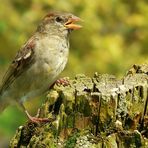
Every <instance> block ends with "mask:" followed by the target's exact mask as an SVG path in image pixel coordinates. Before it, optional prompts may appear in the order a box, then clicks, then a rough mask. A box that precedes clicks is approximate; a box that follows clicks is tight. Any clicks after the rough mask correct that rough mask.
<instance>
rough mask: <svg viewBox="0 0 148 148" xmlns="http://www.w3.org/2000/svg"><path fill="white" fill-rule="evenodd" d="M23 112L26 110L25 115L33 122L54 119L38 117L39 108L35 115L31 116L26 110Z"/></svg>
mask: <svg viewBox="0 0 148 148" xmlns="http://www.w3.org/2000/svg"><path fill="white" fill-rule="evenodd" d="M25 112H26V115H27V117H28V118H29V120H30V121H31V122H33V123H46V122H52V121H54V119H49V118H40V117H39V112H40V110H38V113H37V115H36V117H32V116H31V115H30V114H29V113H28V111H25Z"/></svg>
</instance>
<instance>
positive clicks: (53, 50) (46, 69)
mask: <svg viewBox="0 0 148 148" xmlns="http://www.w3.org/2000/svg"><path fill="white" fill-rule="evenodd" d="M68 48H69V47H68V44H67V40H66V39H65V38H64V39H63V38H60V37H57V36H53V37H50V38H49V37H45V38H43V39H41V40H39V42H38V43H37V45H36V50H35V60H36V62H35V65H34V66H35V67H36V68H35V71H36V72H37V73H38V72H40V71H42V73H44V74H45V75H48V76H49V75H52V76H53V77H57V76H58V75H59V73H60V72H61V71H63V69H64V67H65V65H66V63H67V59H68V52H69V49H68Z"/></svg>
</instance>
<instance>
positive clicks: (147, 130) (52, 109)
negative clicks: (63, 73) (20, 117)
mask: <svg viewBox="0 0 148 148" xmlns="http://www.w3.org/2000/svg"><path fill="white" fill-rule="evenodd" d="M147 104H148V65H147V64H144V65H134V66H133V67H132V68H131V69H130V70H129V71H128V72H127V74H126V75H125V76H124V77H123V78H122V79H120V80H119V79H116V78H115V76H112V75H107V74H105V75H99V74H97V73H95V75H94V77H93V78H90V77H87V76H85V75H77V76H76V77H75V79H74V80H69V85H67V86H63V85H60V86H58V85H56V84H55V85H54V86H53V88H51V89H50V90H49V92H48V95H47V100H46V102H45V103H44V104H43V105H42V107H41V110H40V117H49V118H50V119H53V120H52V121H51V122H50V123H40V124H39V123H38V124H37V123H31V122H29V121H28V122H27V123H26V124H25V125H23V126H21V127H19V128H18V130H17V131H16V134H15V135H14V137H13V138H12V140H11V142H10V147H12V148H17V147H22V148H23V147H27V148H32V147H33V148H46V147H49V148H54V147H58V148H62V147H65V148H81V147H82V148H102V147H105V148H117V147H118V148H127V147H128V148H130V147H132V148H133V147H137V148H139V147H148V105H147Z"/></svg>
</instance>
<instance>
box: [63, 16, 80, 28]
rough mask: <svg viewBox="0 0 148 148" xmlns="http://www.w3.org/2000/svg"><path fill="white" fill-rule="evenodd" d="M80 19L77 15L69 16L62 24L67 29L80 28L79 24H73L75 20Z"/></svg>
mask: <svg viewBox="0 0 148 148" xmlns="http://www.w3.org/2000/svg"><path fill="white" fill-rule="evenodd" d="M79 21H81V19H80V18H79V17H76V16H73V17H72V18H69V19H68V21H67V22H66V23H65V24H64V26H65V27H66V28H68V29H74V30H77V29H80V28H82V26H81V25H78V24H75V23H76V22H79Z"/></svg>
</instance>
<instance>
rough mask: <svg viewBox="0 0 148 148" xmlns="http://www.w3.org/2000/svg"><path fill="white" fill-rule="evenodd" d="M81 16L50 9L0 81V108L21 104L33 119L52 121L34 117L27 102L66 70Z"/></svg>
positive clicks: (1, 109) (33, 120) (34, 120)
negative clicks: (70, 40)
mask: <svg viewBox="0 0 148 148" xmlns="http://www.w3.org/2000/svg"><path fill="white" fill-rule="evenodd" d="M79 21H81V19H80V18H79V17H77V16H75V15H73V14H72V13H68V12H49V13H47V14H46V15H45V16H44V17H43V19H42V20H41V22H40V23H39V25H38V26H37V29H36V31H35V32H34V34H33V35H32V37H30V39H29V40H28V41H27V42H25V44H24V45H23V46H22V47H21V48H20V49H19V50H18V52H17V54H16V56H15V57H14V59H13V60H12V62H11V64H10V66H9V67H8V69H7V71H6V73H5V74H4V76H3V78H2V82H1V84H0V112H3V110H4V109H5V108H6V107H7V106H9V105H11V104H19V105H20V106H21V107H22V108H23V110H24V112H25V113H26V115H27V117H28V118H29V120H31V121H32V122H44V121H48V119H47V118H39V117H33V116H31V115H30V114H29V112H28V111H27V109H26V107H25V105H24V102H25V101H26V100H30V99H32V98H35V97H37V96H41V95H42V94H44V93H45V92H47V90H48V89H49V87H50V86H52V84H54V82H55V81H56V80H57V78H58V76H59V74H60V73H61V72H62V71H63V70H64V68H65V66H66V64H67V61H68V55H69V34H70V33H71V32H72V31H73V30H78V29H80V28H81V27H82V26H81V25H79V24H77V22H79Z"/></svg>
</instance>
